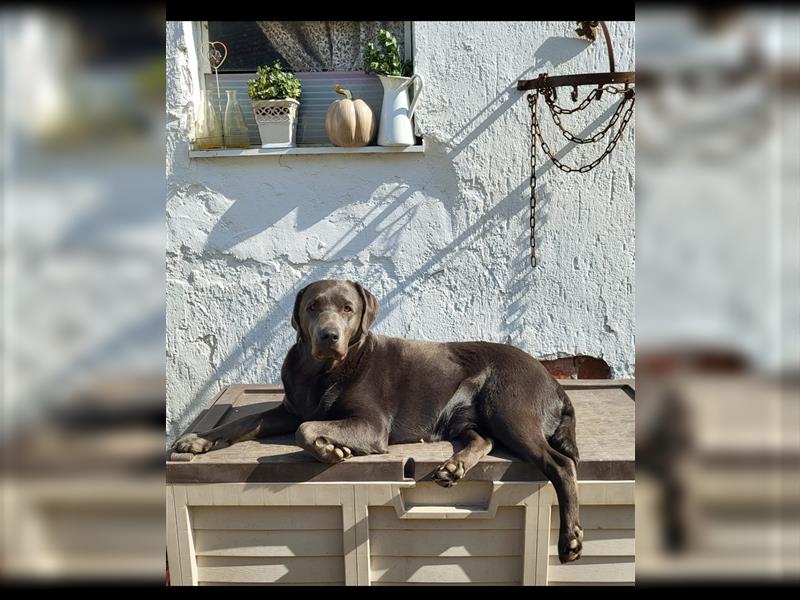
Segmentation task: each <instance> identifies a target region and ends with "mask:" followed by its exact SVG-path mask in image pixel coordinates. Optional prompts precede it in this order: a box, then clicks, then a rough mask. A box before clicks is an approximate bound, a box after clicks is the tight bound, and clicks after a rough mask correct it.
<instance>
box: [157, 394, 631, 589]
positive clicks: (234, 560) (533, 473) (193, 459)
mask: <svg viewBox="0 0 800 600" xmlns="http://www.w3.org/2000/svg"><path fill="white" fill-rule="evenodd" d="M562 384H563V385H564V387H565V388H566V390H567V393H568V394H569V395H570V397H571V399H572V401H573V404H574V405H575V411H576V415H577V423H578V427H577V437H578V446H579V449H580V452H581V459H582V460H581V463H580V465H579V468H578V478H579V496H580V502H581V522H582V525H583V527H584V530H585V538H584V545H583V556H582V558H581V559H580V560H578V561H576V562H574V563H570V564H567V565H561V564H560V563H559V561H558V556H557V551H556V541H557V538H558V507H557V500H556V497H555V492H554V490H553V487H552V485H551V484H550V483H549V482H548V481H547V480H546V479H545V478H544V476H543V475H542V474H541V472H540V471H538V470H537V469H536V468H534V467H533V466H532V465H529V464H527V463H524V462H522V461H521V460H519V459H518V458H516V457H514V456H513V455H511V454H510V453H507V452H504V451H503V450H502V449H496V450H495V451H493V452H492V453H491V454H490V455H489V456H487V457H485V458H484V459H483V460H482V461H481V462H480V463H479V464H478V465H476V466H475V467H474V468H473V469H472V470H471V471H470V472H469V473H468V474H467V476H466V478H465V479H464V480H462V481H461V482H459V484H458V485H456V486H455V487H453V488H450V489H445V488H442V487H439V486H438V485H436V484H435V483H433V482H432V481H431V480H430V476H431V474H432V472H433V471H434V469H435V468H436V467H438V466H439V465H440V464H441V463H442V462H443V461H444V460H445V459H447V458H448V457H449V456H450V455H451V454H452V452H453V445H452V444H450V443H448V442H439V443H429V444H425V443H419V444H403V445H395V446H391V447H390V452H389V453H388V454H386V455H373V456H358V457H353V458H351V459H350V460H347V461H345V462H342V463H339V464H336V465H326V464H322V463H319V462H317V461H315V460H314V459H313V458H311V456H310V455H307V454H306V453H304V452H303V451H302V450H301V449H300V448H299V447H298V446H295V445H294V443H293V436H285V437H281V438H264V439H260V440H255V441H249V442H242V443H240V444H235V445H233V446H230V447H228V448H224V449H221V450H216V451H213V452H209V453H208V454H203V455H198V456H192V455H187V454H178V453H172V454H171V456H170V457H169V460H168V462H167V541H168V557H169V564H170V575H171V581H172V583H173V585H214V584H225V585H230V584H248V585H252V584H278V585H293V584H294V585H298V584H299V585H309V584H311V585H314V584H319V585H336V584H339V585H401V584H411V585H414V584H450V585H452V584H470V583H478V584H484V585H486V584H496V585H514V584H516V585H520V584H521V585H570V584H612V585H617V584H628V585H631V584H633V582H634V557H635V552H634V394H635V392H634V390H635V386H634V384H633V381H630V380H624V381H600V380H598V381H591V380H586V381H563V382H562ZM282 395H283V391H282V389H281V388H280V387H279V386H274V385H273V386H270V385H233V386H229V387H227V388H226V389H225V390H223V391H222V393H221V394H220V395H219V396H218V397H217V398H216V400H215V401H214V403H213V404H212V405H211V406H210V407H209V408H208V409H207V410H206V411H205V412H204V413H203V414H202V415H200V417H199V418H198V419H197V420H196V421H195V423H194V424H193V425H192V426H191V427H190V429H189V430H190V431H203V430H206V429H208V428H210V427H213V426H215V425H218V424H222V423H225V422H227V421H229V420H232V419H236V418H238V417H241V416H243V415H246V414H250V413H252V412H260V411H263V410H266V409H268V408H270V407H271V406H273V405H274V403H277V402H280V401H281V399H282Z"/></svg>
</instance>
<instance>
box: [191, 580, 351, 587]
mask: <svg viewBox="0 0 800 600" xmlns="http://www.w3.org/2000/svg"><path fill="white" fill-rule="evenodd" d="M197 585H200V586H220V585H224V586H225V587H229V586H236V585H246V586H272V585H280V586H281V587H292V586H307V585H308V586H325V587H327V586H343V585H345V584H344V583H343V582H341V581H338V582H334V583H308V582H305V583H286V582H284V581H281V582H280V583H279V584H276V583H275V582H266V583H265V582H247V583H241V582H238V583H237V582H235V581H227V582H226V581H201V582H200V583H198V584H197Z"/></svg>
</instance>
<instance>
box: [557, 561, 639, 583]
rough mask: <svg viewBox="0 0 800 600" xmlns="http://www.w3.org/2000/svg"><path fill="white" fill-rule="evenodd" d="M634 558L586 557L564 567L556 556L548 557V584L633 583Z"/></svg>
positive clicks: (634, 576) (634, 574)
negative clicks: (558, 582)
mask: <svg viewBox="0 0 800 600" xmlns="http://www.w3.org/2000/svg"><path fill="white" fill-rule="evenodd" d="M635 571H636V565H635V563H634V558H633V557H632V556H630V557H624V556H614V557H608V556H586V557H581V558H580V560H577V561H575V562H572V563H568V564H566V565H562V564H561V563H559V561H558V557H557V556H551V557H550V564H549V567H548V569H547V579H548V582H554V581H560V582H568V581H575V582H585V583H589V582H599V581H606V582H630V581H635V578H636V572H635Z"/></svg>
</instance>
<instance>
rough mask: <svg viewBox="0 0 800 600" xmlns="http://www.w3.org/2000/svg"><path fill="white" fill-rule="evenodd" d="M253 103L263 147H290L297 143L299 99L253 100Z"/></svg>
mask: <svg viewBox="0 0 800 600" xmlns="http://www.w3.org/2000/svg"><path fill="white" fill-rule="evenodd" d="M251 104H252V105H253V114H255V117H256V124H257V125H258V134H259V135H260V136H261V147H262V148H289V147H292V146H294V145H295V139H296V137H295V136H296V132H297V111H298V108H299V107H300V103H299V102H298V101H297V100H294V99H292V98H287V99H285V100H251Z"/></svg>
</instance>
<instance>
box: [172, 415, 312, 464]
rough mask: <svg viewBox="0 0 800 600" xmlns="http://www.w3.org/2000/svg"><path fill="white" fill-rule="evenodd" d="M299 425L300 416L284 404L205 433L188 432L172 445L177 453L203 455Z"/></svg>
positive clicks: (284, 431)
mask: <svg viewBox="0 0 800 600" xmlns="http://www.w3.org/2000/svg"><path fill="white" fill-rule="evenodd" d="M299 424H300V419H298V418H297V417H295V416H294V415H292V414H291V413H289V412H288V411H287V410H286V409H285V408H284V407H283V405H282V404H281V405H280V406H277V407H275V408H273V409H270V410H268V411H265V412H263V413H258V414H256V415H250V416H247V417H242V418H241V419H236V420H235V421H231V422H230V423H226V424H225V425H222V426H220V427H215V428H214V429H211V430H210V431H206V432H204V433H188V434H186V435H184V436H183V437H181V438H180V439H179V440H178V441H176V442H175V443H174V444H173V446H172V448H173V449H174V450H175V451H176V452H191V453H192V454H201V453H203V452H208V451H209V450H212V449H217V448H224V447H225V446H230V445H231V444H235V443H236V442H243V441H245V440H252V439H255V438H256V437H259V436H262V437H263V436H268V435H281V434H285V433H292V432H293V431H294V430H295V429H297V426H298V425H299Z"/></svg>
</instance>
